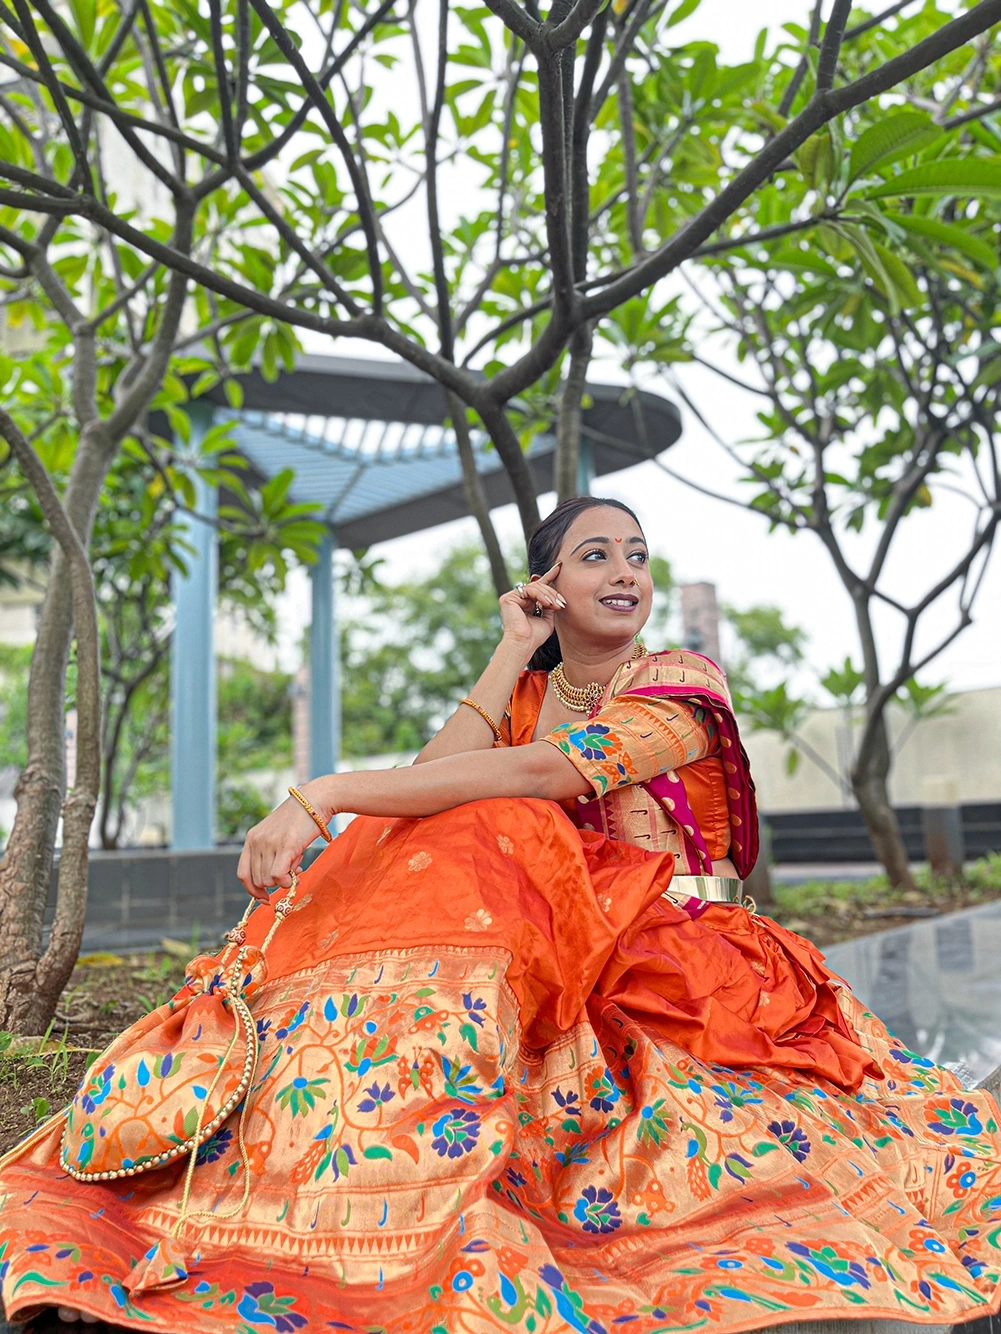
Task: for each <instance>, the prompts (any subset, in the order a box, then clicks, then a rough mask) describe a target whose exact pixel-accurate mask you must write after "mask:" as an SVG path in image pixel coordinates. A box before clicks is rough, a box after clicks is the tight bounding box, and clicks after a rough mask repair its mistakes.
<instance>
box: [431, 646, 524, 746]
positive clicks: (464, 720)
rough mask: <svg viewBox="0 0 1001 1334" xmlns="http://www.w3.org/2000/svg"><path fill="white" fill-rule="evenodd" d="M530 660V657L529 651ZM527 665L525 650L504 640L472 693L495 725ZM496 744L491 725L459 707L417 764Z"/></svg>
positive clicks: (464, 705) (434, 737) (433, 738)
mask: <svg viewBox="0 0 1001 1334" xmlns="http://www.w3.org/2000/svg"><path fill="white" fill-rule="evenodd" d="M528 656H529V657H530V656H531V652H530V650H529V652H528ZM527 662H528V657H526V650H525V649H524V648H523V647H522V646H520V645H518V644H516V643H511V642H509V641H508V640H507V639H502V640H501V642H500V643H499V644H498V645H497V647H496V649H494V653H493V656H492V657H491V659H490V661H489V663H488V664H487V666H486V670H485V671H484V672H483V674H482V675H481V677H480V679H479V680H478V681H477V682H476V684H475V685H474V686H473V688H472V689H471V690H470V692H469V696H470V698H471V699H475V700H476V702H477V704H478V705H479V706H480V708H481V709H483V710H484V712H485V713H488V714H489V715H490V717H491V718H492V719H493V720H494V722H495V723H500V720H501V718H502V717H503V715H504V710H505V709H506V708H507V706H508V701H509V700H510V698H511V692H512V690H514V687H515V683H516V682H517V680H518V677H519V675H520V674H521V672H522V671H523V669H524V668H525V666H526V664H527ZM493 744H494V734H493V732H492V731H491V730H490V725H489V724H488V723H487V722H485V721H484V719H483V718H481V717H480V715H479V714H478V713H477V712H476V710H475V709H471V708H469V706H468V705H466V704H460V705H459V707H458V708H457V709H456V711H455V713H453V714H452V716H451V718H449V720H448V722H447V723H446V724H445V726H444V727H443V728H442V729H441V730H440V731H439V732H438V733H437V734H436V735H435V736H433V737H432V738H431V740H430V741H429V742H428V743H427V745H426V746H425V747H424V749H423V750H422V751H421V753H420V754H419V755H418V756H417V758H416V760H414V764H421V765H423V764H427V763H428V762H429V761H431V760H440V759H444V758H445V757H446V756H449V755H464V754H466V753H467V752H468V751H471V750H489V749H490V747H491V746H492V745H493Z"/></svg>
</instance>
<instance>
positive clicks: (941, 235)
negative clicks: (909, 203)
mask: <svg viewBox="0 0 1001 1334" xmlns="http://www.w3.org/2000/svg"><path fill="white" fill-rule="evenodd" d="M886 216H887V217H888V218H889V219H890V221H891V222H895V223H896V224H897V226H898V227H902V228H903V229H904V231H906V232H913V233H914V234H915V235H916V236H926V237H928V239H929V240H931V241H940V242H941V243H942V245H947V246H951V247H952V248H953V249H954V250H961V251H962V252H963V254H964V255H969V257H970V259H972V260H973V261H974V262H975V263H977V264H981V265H983V267H984V268H985V269H995V268H997V264H998V254H997V250H996V249H995V248H994V247H993V246H990V245H988V244H987V242H986V241H981V240H980V238H979V237H978V236H973V235H972V234H971V233H970V232H968V231H967V230H966V228H965V227H960V226H959V224H958V223H955V222H942V221H941V219H939V218H926V217H922V216H920V215H917V214H914V213H887V215H886Z"/></svg>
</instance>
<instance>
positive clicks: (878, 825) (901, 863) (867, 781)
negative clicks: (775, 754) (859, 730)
mask: <svg viewBox="0 0 1001 1334" xmlns="http://www.w3.org/2000/svg"><path fill="white" fill-rule="evenodd" d="M874 730H875V739H874V742H873V744H872V745H871V747H867V748H866V750H865V752H863V753H862V754H861V755H860V757H859V759H858V761H856V764H855V766H854V767H853V769H852V775H851V777H852V791H853V792H854V793H855V799H856V801H857V802H858V804H859V810H860V811H861V812H862V819H863V820H864V821H865V824H866V828H867V829H868V830H869V837H870V839H871V840H872V846H873V850H874V851H875V853H876V856H877V857H878V858H879V860H880V862H881V863H882V865H883V868H884V870H885V871H886V874H887V876H888V877H889V880H890V884H891V885H894V886H896V887H897V888H904V889H914V888H915V885H914V877H913V876H912V875H911V868H910V863H909V862H908V859H907V849H906V848H905V847H904V840H903V837H902V836H901V833H900V825H899V824H898V823H897V815H896V812H895V811H894V809H893V806H892V805H891V804H890V795H889V792H888V791H887V778H888V776H889V773H890V744H889V739H888V737H887V734H886V721H885V719H883V718H880V719H879V720H878V722H877V723H876V724H875V729H874Z"/></svg>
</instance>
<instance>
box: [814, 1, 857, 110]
mask: <svg viewBox="0 0 1001 1334" xmlns="http://www.w3.org/2000/svg"><path fill="white" fill-rule="evenodd" d="M851 11H852V0H834V9H833V10H832V11H831V17H830V18H829V19H828V20H827V27H826V28H825V30H824V40H823V43H822V44H821V47H820V59H819V60H818V61H817V92H818V93H826V92H827V91H828V90H829V89H830V88H833V87H834V75H835V72H836V70H837V68H838V56H839V55H840V54H841V43H842V42H843V41H844V35H845V25H846V24H847V22H848V16H849V14H850V13H851Z"/></svg>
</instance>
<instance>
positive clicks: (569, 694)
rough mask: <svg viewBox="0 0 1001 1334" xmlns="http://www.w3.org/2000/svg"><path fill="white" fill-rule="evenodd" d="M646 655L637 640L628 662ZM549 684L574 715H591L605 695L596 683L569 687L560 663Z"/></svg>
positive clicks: (601, 687)
mask: <svg viewBox="0 0 1001 1334" xmlns="http://www.w3.org/2000/svg"><path fill="white" fill-rule="evenodd" d="M646 654H647V649H646V645H645V644H644V643H643V641H642V640H641V639H637V641H636V647H635V648H634V649H633V651H632V653H631V654H630V656H629V661H630V662H635V661H636V660H637V658H645V657H646ZM549 684H550V685H551V686H552V688H553V694H554V695H555V696H556V698H557V699H558V700H559V702H560V703H561V704H562V705H563V706H564V707H565V708H567V709H571V710H572V711H573V712H574V713H593V712H594V710H595V709H596V708H597V707H598V705H599V704H600V703H601V697H602V695H603V694H604V693H605V687H604V686H603V685H600V684H599V683H598V682H597V681H588V683H587V685H586V686H575V685H571V684H570V682H569V681H568V680H567V678H566V673H565V672H564V671H563V663H562V662H558V663H557V664H556V666H555V667H554V668H553V670H552V671H551V672H550V673H549Z"/></svg>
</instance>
